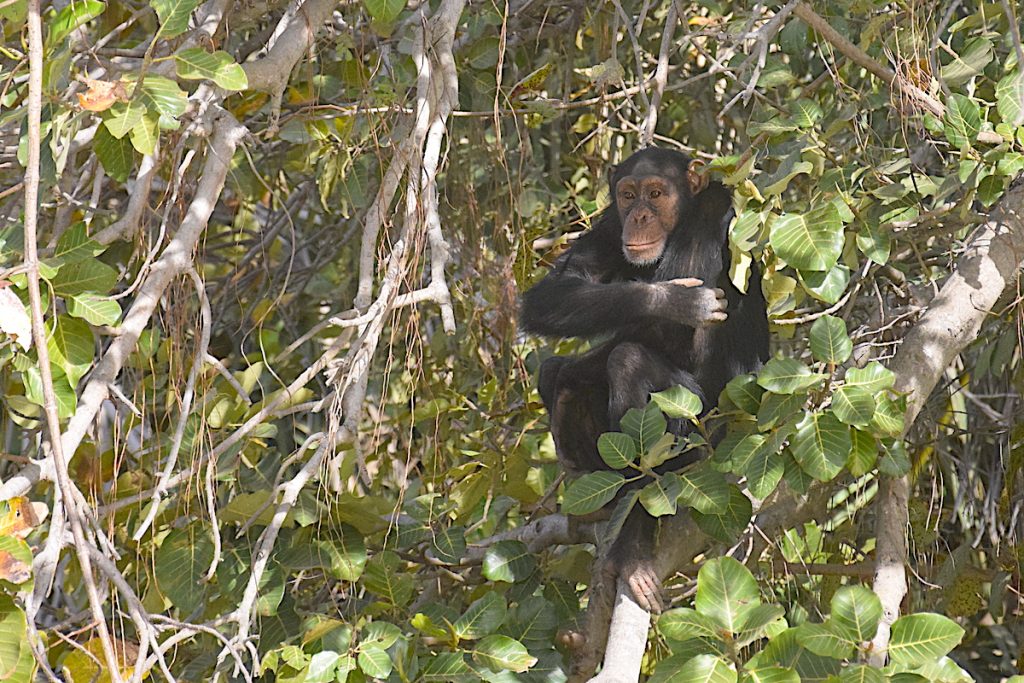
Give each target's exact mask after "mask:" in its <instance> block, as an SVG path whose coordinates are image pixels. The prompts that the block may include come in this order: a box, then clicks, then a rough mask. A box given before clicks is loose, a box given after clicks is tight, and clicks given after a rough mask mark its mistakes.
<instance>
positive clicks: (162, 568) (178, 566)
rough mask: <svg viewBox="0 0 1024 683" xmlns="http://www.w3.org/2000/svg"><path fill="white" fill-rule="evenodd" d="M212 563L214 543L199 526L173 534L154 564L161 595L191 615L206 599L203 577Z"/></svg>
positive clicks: (162, 544)
mask: <svg viewBox="0 0 1024 683" xmlns="http://www.w3.org/2000/svg"><path fill="white" fill-rule="evenodd" d="M212 561H213V543H211V542H210V539H209V537H208V536H207V535H206V532H205V531H204V530H203V529H201V528H200V527H199V525H198V524H194V525H192V526H189V527H186V528H183V529H176V530H174V531H172V532H171V533H170V534H168V535H167V537H166V538H164V540H163V542H162V543H161V544H160V548H159V549H158V550H157V551H156V557H155V558H154V563H153V565H154V572H155V574H156V582H157V585H158V586H159V587H160V593H161V594H163V596H164V597H165V598H167V599H168V600H170V601H171V603H172V604H173V605H174V606H175V607H177V608H178V609H179V610H181V611H182V612H184V613H189V614H191V613H192V612H193V611H195V610H196V609H197V608H199V607H200V606H201V605H202V604H203V602H204V600H205V597H206V589H207V583H206V582H205V581H204V580H203V577H204V576H205V575H206V572H207V570H208V569H209V568H210V563H211V562H212Z"/></svg>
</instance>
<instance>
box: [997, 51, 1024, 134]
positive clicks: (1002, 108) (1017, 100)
mask: <svg viewBox="0 0 1024 683" xmlns="http://www.w3.org/2000/svg"><path fill="white" fill-rule="evenodd" d="M996 109H998V111H999V118H1001V119H1002V120H1003V123H1008V124H1009V125H1011V126H1019V125H1021V124H1024V67H1022V66H1020V65H1018V66H1017V69H1016V70H1014V71H1011V72H1010V73H1008V74H1006V75H1005V76H1003V77H1002V78H1001V79H1000V80H999V83H998V84H996Z"/></svg>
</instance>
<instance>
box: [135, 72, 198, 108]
mask: <svg viewBox="0 0 1024 683" xmlns="http://www.w3.org/2000/svg"><path fill="white" fill-rule="evenodd" d="M139 100H140V101H142V102H143V103H144V104H145V105H146V108H147V109H150V110H152V111H156V112H159V113H160V114H163V115H165V116H168V117H170V118H177V117H179V116H181V115H182V114H184V113H185V109H186V108H187V107H188V95H187V94H186V93H185V91H184V90H182V89H181V88H179V87H178V84H177V83H175V82H174V81H172V80H171V79H169V78H164V77H163V76H153V75H147V76H146V80H145V81H144V82H143V83H142V93H141V94H140V95H139Z"/></svg>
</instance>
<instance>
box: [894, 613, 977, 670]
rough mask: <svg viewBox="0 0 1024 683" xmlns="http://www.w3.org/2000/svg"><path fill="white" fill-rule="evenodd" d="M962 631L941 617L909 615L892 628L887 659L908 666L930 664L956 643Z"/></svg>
mask: <svg viewBox="0 0 1024 683" xmlns="http://www.w3.org/2000/svg"><path fill="white" fill-rule="evenodd" d="M963 636H964V630H963V629H962V628H961V627H960V626H959V625H958V624H957V623H956V622H954V621H952V620H951V619H948V618H947V617H944V616H942V615H941V614H929V613H923V614H909V615H907V616H905V617H900V618H899V619H897V620H896V621H895V623H893V625H892V635H891V636H890V638H889V658H890V659H891V660H892V662H893V663H894V664H907V665H910V666H915V665H921V664H927V663H929V662H934V661H936V660H937V659H939V658H940V657H944V656H945V655H947V654H949V652H950V650H952V649H953V648H954V647H956V646H957V645H959V644H960V640H961V639H962V638H963Z"/></svg>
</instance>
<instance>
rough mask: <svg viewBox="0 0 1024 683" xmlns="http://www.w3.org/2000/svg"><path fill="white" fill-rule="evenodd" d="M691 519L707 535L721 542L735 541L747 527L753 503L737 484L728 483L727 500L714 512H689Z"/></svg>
mask: <svg viewBox="0 0 1024 683" xmlns="http://www.w3.org/2000/svg"><path fill="white" fill-rule="evenodd" d="M690 514H691V515H692V516H693V521H695V522H696V523H697V526H698V527H699V528H700V530H701V531H703V532H704V533H705V534H707V535H708V536H710V537H712V538H714V539H717V540H719V541H722V542H723V543H735V542H736V538H737V537H738V536H739V535H740V534H741V533H742V532H743V530H744V529H746V528H747V525H748V524H749V523H750V516H751V515H752V514H753V505H752V504H751V502H750V499H749V498H747V497H746V496H745V495H744V494H743V491H741V490H740V488H739V487H738V486H733V485H731V484H730V485H729V502H728V503H727V504H726V505H725V507H723V508H719V509H718V510H716V511H715V513H714V514H705V513H703V512H700V511H698V510H694V511H693V512H691V513H690Z"/></svg>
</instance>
